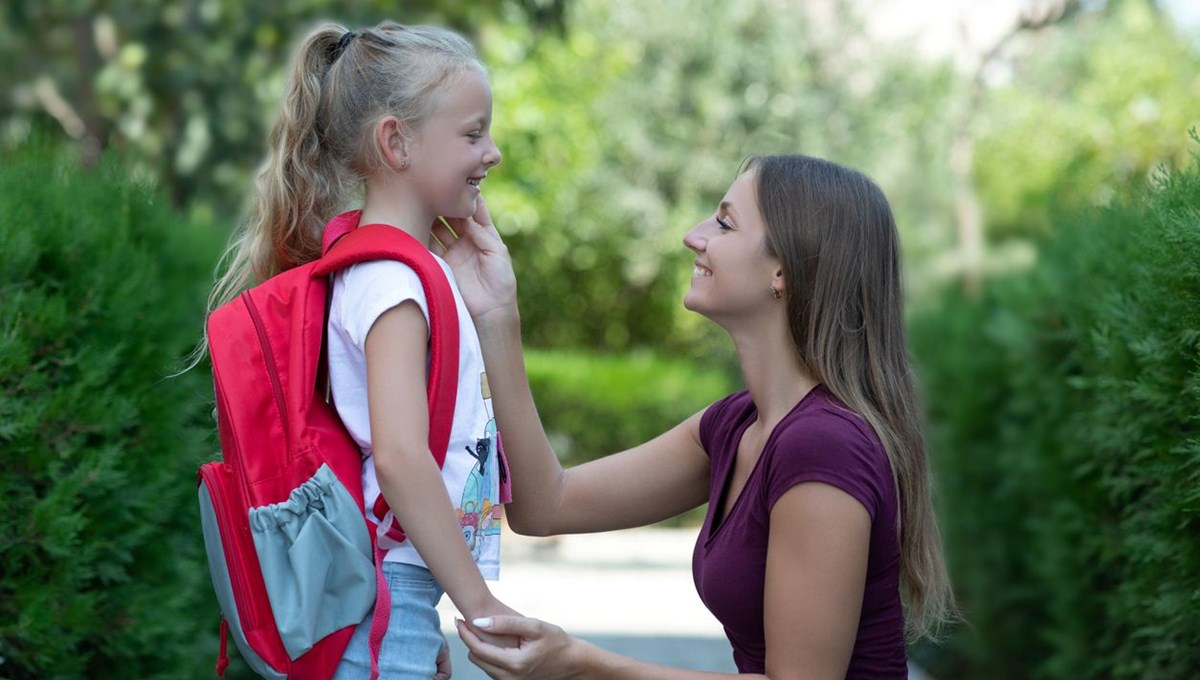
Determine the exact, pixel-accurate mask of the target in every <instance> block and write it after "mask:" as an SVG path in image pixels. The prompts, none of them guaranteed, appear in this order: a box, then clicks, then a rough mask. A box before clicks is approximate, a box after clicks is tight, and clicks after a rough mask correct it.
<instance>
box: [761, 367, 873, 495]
mask: <svg viewBox="0 0 1200 680" xmlns="http://www.w3.org/2000/svg"><path fill="white" fill-rule="evenodd" d="M815 390H819V392H817V393H815V394H813V395H812V396H811V398H809V399H806V400H805V402H806V403H801V405H800V407H798V408H796V409H795V410H794V411H793V412H792V413H790V414H788V416H787V417H785V418H784V419H783V421H781V422H780V423H779V425H778V426H777V428H776V431H775V433H774V434H773V436H772V440H773V442H772V443H773V446H772V447H771V448H773V449H774V450H775V452H776V453H785V454H786V455H785V456H781V457H780V458H781V459H782V460H784V461H788V462H791V463H792V464H795V465H800V466H804V467H810V468H811V467H823V468H867V469H869V470H871V471H874V472H877V473H880V474H882V473H887V474H888V475H889V476H890V469H891V468H890V463H889V462H888V457H887V451H886V450H885V449H884V447H883V443H882V442H881V441H880V439H879V437H878V436H877V435H876V434H875V430H874V429H873V428H872V427H871V426H870V424H869V423H868V422H867V421H866V419H865V418H863V417H862V416H861V415H859V414H858V413H856V412H854V411H852V410H850V408H849V407H847V406H846V405H845V404H843V403H842V402H841V401H839V400H838V399H837V398H836V397H834V396H833V395H832V394H830V393H829V392H828V390H826V389H825V388H824V387H823V386H818V387H816V388H815Z"/></svg>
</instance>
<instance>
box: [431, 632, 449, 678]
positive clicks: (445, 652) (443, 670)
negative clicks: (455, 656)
mask: <svg viewBox="0 0 1200 680" xmlns="http://www.w3.org/2000/svg"><path fill="white" fill-rule="evenodd" d="M451 675H452V669H451V668H450V643H449V642H447V641H446V635H445V634H444V633H443V634H442V649H441V651H439V652H438V655H437V672H436V673H434V674H433V680H450V677H451Z"/></svg>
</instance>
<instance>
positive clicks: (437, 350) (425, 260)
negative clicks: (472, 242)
mask: <svg viewBox="0 0 1200 680" xmlns="http://www.w3.org/2000/svg"><path fill="white" fill-rule="evenodd" d="M344 216H345V214H343V215H340V216H339V217H338V218H337V219H341V218H342V217H344ZM337 219H335V221H334V222H331V223H330V227H331V228H334V229H337V228H341V227H340V226H339V225H338V224H337ZM354 221H355V222H357V215H355V220H354ZM341 226H344V225H341ZM351 228H352V231H349V233H345V234H344V235H341V236H340V238H337V239H334V240H336V243H334V244H332V247H331V248H330V249H329V252H328V253H326V254H325V255H324V256H323V257H322V258H321V260H320V262H319V263H318V264H317V266H316V267H314V268H313V270H312V275H313V276H314V277H317V276H328V275H329V274H332V273H333V272H335V271H338V270H340V269H344V268H346V267H349V266H350V265H352V264H356V263H358V262H366V261H369V260H397V261H399V262H403V263H404V264H406V265H408V266H409V267H411V268H412V269H413V271H415V272H416V273H417V277H418V278H419V279H420V280H421V286H422V288H423V289H424V291H425V298H426V300H427V301H428V303H429V343H430V349H429V354H430V368H429V386H428V388H427V396H428V399H429V450H430V451H431V452H432V453H433V457H434V459H435V460H437V464H438V467H441V466H442V465H444V464H445V462H446V450H447V447H448V446H449V444H450V428H451V425H452V424H453V421H454V407H455V402H456V401H457V398H458V335H459V328H458V308H457V306H456V305H455V302H454V292H453V290H451V288H450V281H449V280H448V279H447V278H446V273H445V272H444V271H442V267H441V265H440V264H438V261H437V260H436V259H435V258H434V257H433V254H432V253H430V252H429V249H428V248H426V247H425V246H424V245H422V244H421V243H420V242H419V241H417V240H416V239H414V238H413V237H412V236H409V235H408V234H407V233H405V232H404V231H402V230H400V229H397V228H395V227H390V226H387V225H383V224H371V225H366V226H363V227H359V228H357V229H353V227H351Z"/></svg>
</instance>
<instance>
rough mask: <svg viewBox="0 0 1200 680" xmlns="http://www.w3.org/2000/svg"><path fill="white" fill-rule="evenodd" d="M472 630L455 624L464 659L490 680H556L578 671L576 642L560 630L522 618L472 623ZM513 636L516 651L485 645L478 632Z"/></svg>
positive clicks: (503, 617)
mask: <svg viewBox="0 0 1200 680" xmlns="http://www.w3.org/2000/svg"><path fill="white" fill-rule="evenodd" d="M473 624H474V625H473V626H471V625H467V623H466V622H465V621H455V626H457V627H458V636H459V637H460V638H462V641H463V644H465V645H466V646H467V649H469V650H470V654H469V655H468V656H467V658H468V659H470V660H471V663H473V664H475V665H476V666H479V667H480V668H481V669H483V671H484V672H485V673H487V674H488V675H489V676H490V677H492V678H494V680H522V679H524V680H556V679H557V678H565V677H571V676H572V675H573V674H574V673H575V672H576V671H578V670H579V669H578V667H577V664H578V661H577V660H576V656H575V655H576V652H577V641H576V640H575V639H574V638H572V637H571V636H569V635H567V634H566V633H565V632H564V631H563V629H562V628H559V627H558V626H555V625H552V624H549V623H546V622H545V621H539V620H537V619H531V618H527V617H524V616H493V617H489V618H485V619H475V620H474V622H473ZM481 630H482V631H487V632H488V633H492V634H495V635H502V636H514V637H516V639H518V640H519V643H518V644H517V646H516V647H511V648H502V647H498V646H496V645H493V644H489V643H488V642H486V641H484V640H483V639H481V638H480V636H479V634H478V633H479V631H481Z"/></svg>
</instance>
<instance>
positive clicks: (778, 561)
mask: <svg viewBox="0 0 1200 680" xmlns="http://www.w3.org/2000/svg"><path fill="white" fill-rule="evenodd" d="M870 533H871V519H870V516H869V515H868V514H867V511H866V509H865V508H864V507H863V506H862V504H860V503H859V502H858V501H857V500H855V499H854V498H853V497H851V496H850V495H849V494H847V493H845V492H844V491H841V490H840V489H837V488H835V487H832V486H829V485H827V484H822V483H805V484H800V485H797V486H795V487H793V488H792V489H790V490H789V491H787V492H786V493H785V494H784V495H783V496H781V497H780V499H779V500H778V501H776V503H775V506H774V508H773V509H772V510H771V531H770V537H769V547H768V549H767V573H766V587H765V590H764V593H763V595H764V605H765V611H764V621H763V624H764V628H765V632H766V646H767V658H766V666H767V668H766V674H765V675H760V674H751V673H746V674H728V673H712V672H706V671H695V670H684V669H679V668H668V667H665V666H659V665H657V664H652V663H647V662H644V661H637V660H635V659H630V658H627V657H623V656H621V655H619V654H615V653H613V652H609V651H606V650H603V649H600V648H598V647H596V646H594V645H592V644H590V643H588V642H585V641H583V640H580V639H578V638H573V637H570V636H569V635H567V634H566V633H565V632H563V630H562V629H561V628H559V627H558V626H554V625H551V624H548V623H545V622H542V621H538V620H536V619H530V618H524V617H513V616H498V617H492V618H490V619H485V620H483V621H476V622H474V625H475V626H476V628H477V629H480V630H484V631H487V632H490V633H495V634H500V635H510V636H516V637H518V638H520V643H519V644H518V645H517V647H515V648H511V649H501V648H499V647H496V646H494V645H491V644H488V643H486V642H484V641H482V640H480V639H479V637H478V636H477V635H476V634H475V631H474V630H472V629H471V628H470V627H468V626H466V625H465V624H464V623H462V622H458V624H457V625H458V634H459V637H461V638H462V640H463V642H464V643H465V644H466V645H467V647H468V648H469V649H470V650H471V654H472V656H471V658H472V660H473V661H474V662H475V663H476V664H477V665H479V666H480V667H481V668H483V669H484V670H485V671H487V672H488V674H489V675H490V676H492V677H493V678H497V679H498V680H509V679H511V680H517V679H518V678H521V679H524V680H551V679H553V678H572V679H573V680H592V679H596V680H652V679H653V680H718V679H720V678H768V679H769V680H801V679H803V680H834V679H838V680H840V679H842V678H845V677H846V670H847V668H848V667H849V663H850V656H851V653H852V652H853V649H854V640H855V637H856V635H857V633H858V621H859V614H860V610H861V609H862V599H863V592H864V587H865V583H866V575H867V553H868V550H869V545H870Z"/></svg>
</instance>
